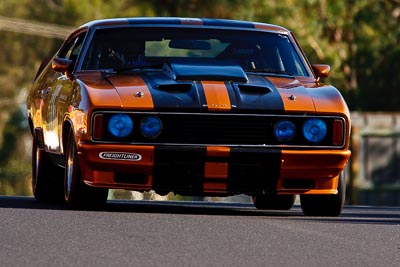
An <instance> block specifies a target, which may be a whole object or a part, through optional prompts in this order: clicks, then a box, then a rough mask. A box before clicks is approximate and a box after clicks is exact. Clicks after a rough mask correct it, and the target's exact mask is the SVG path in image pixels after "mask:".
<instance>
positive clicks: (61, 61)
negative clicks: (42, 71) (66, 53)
mask: <svg viewBox="0 0 400 267" xmlns="http://www.w3.org/2000/svg"><path fill="white" fill-rule="evenodd" d="M73 63H74V62H73V61H72V60H70V59H66V58H58V57H55V58H53V61H52V62H51V67H52V68H53V70H55V71H58V72H62V73H64V74H66V75H67V76H70V74H71V72H72V67H73Z"/></svg>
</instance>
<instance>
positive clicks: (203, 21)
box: [80, 17, 289, 34]
mask: <svg viewBox="0 0 400 267" xmlns="http://www.w3.org/2000/svg"><path fill="white" fill-rule="evenodd" d="M119 25H121V26H122V25H138V26H156V25H159V26H174V27H178V26H180V25H181V26H194V27H196V26H197V27H217V28H221V29H223V28H226V29H257V30H265V31H270V32H279V33H284V34H288V33H289V30H287V29H286V28H284V27H281V26H277V25H273V24H267V23H260V22H250V21H241V20H229V19H213V18H177V17H134V18H113V19H101V20H93V21H90V22H88V23H86V24H84V25H82V26H81V27H80V28H82V27H88V28H98V27H108V26H119Z"/></svg>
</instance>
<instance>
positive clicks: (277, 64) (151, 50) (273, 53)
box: [81, 27, 308, 76]
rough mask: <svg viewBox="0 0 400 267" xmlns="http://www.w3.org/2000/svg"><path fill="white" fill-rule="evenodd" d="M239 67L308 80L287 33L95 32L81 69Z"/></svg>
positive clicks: (176, 29) (170, 29)
mask: <svg viewBox="0 0 400 267" xmlns="http://www.w3.org/2000/svg"><path fill="white" fill-rule="evenodd" d="M175 62H178V63H180V64H191V65H193V64H196V65H205V66H207V65H218V66H224V65H226V66H231V65H236V66H241V67H242V68H243V70H245V71H247V72H254V73H272V74H285V75H294V76H308V73H307V71H306V69H305V67H304V63H303V62H302V60H301V59H300V57H299V56H298V54H297V52H296V50H295V49H294V47H293V45H292V44H291V42H290V40H289V38H288V37H287V36H286V35H283V34H278V33H269V32H262V31H256V30H227V29H207V28H179V27H164V28H162V27H121V28H107V29H97V30H96V31H95V33H94V35H93V38H92V40H91V43H90V45H89V47H88V49H87V52H86V55H85V57H84V60H83V63H82V67H81V69H82V70H108V69H111V70H126V69H135V68H138V69H140V68H159V67H160V66H162V65H163V64H165V63H167V64H168V63H175Z"/></svg>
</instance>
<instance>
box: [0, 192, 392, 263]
mask: <svg viewBox="0 0 400 267" xmlns="http://www.w3.org/2000/svg"><path fill="white" fill-rule="evenodd" d="M0 221H1V226H0V227H1V228H0V229H1V231H0V240H1V241H0V260H1V261H0V262H1V266H146V267H148V266H230V267H231V266H324V267H325V266H400V207H395V208H389V207H387V208H380V207H345V209H344V210H343V213H342V215H341V216H339V217H306V216H303V214H302V212H301V209H300V207H299V206H295V207H294V208H293V209H292V210H290V211H260V210H256V209H255V208H254V207H253V206H252V205H250V204H238V203H236V204H235V203H233V204H228V203H219V202H218V203H204V202H168V201H166V202H164V201H109V203H108V205H107V207H106V208H105V209H104V210H100V211H75V210H68V209H66V208H65V207H64V206H63V205H49V204H40V203H37V202H36V201H35V200H34V199H33V198H30V197H6V196H1V197H0Z"/></svg>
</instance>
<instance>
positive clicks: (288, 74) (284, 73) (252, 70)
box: [245, 68, 293, 76]
mask: <svg viewBox="0 0 400 267" xmlns="http://www.w3.org/2000/svg"><path fill="white" fill-rule="evenodd" d="M245 71H246V72H254V73H268V74H281V75H287V76H293V73H290V72H286V71H284V70H277V69H268V68H264V69H250V70H245Z"/></svg>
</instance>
